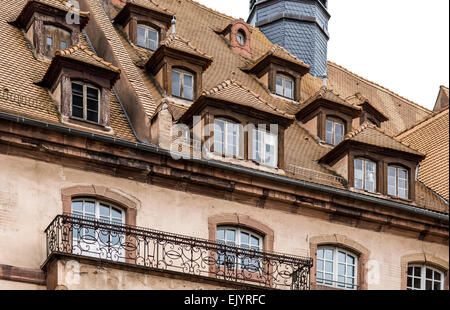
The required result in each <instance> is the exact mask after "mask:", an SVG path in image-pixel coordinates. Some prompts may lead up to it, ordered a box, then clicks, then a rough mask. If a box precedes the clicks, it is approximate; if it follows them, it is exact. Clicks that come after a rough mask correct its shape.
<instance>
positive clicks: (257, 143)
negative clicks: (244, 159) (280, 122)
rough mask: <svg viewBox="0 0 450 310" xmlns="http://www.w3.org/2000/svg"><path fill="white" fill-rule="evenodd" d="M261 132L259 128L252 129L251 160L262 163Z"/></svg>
mask: <svg viewBox="0 0 450 310" xmlns="http://www.w3.org/2000/svg"><path fill="white" fill-rule="evenodd" d="M261 140H262V133H261V132H260V131H259V130H254V131H253V160H254V161H256V162H258V163H262V141H261Z"/></svg>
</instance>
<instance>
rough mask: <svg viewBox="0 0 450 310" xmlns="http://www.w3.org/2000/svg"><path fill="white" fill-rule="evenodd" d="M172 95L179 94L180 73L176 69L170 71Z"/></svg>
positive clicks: (178, 95)
mask: <svg viewBox="0 0 450 310" xmlns="http://www.w3.org/2000/svg"><path fill="white" fill-rule="evenodd" d="M172 95H174V96H177V97H180V96H181V75H180V73H179V72H177V71H172Z"/></svg>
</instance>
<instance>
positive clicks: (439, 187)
mask: <svg viewBox="0 0 450 310" xmlns="http://www.w3.org/2000/svg"><path fill="white" fill-rule="evenodd" d="M449 127H450V124H449V108H448V107H447V108H445V109H444V110H443V111H441V112H439V113H435V114H434V115H433V116H432V117H430V118H428V119H427V120H425V121H424V122H422V123H420V124H418V125H417V126H415V127H413V128H411V129H410V130H408V131H406V132H404V133H402V134H401V135H399V136H398V139H400V140H401V141H403V142H405V143H409V144H410V145H411V146H413V147H414V148H417V149H418V150H420V151H421V152H423V153H426V154H427V156H426V157H425V159H424V160H423V161H422V163H421V164H420V168H419V180H420V181H422V182H423V183H424V184H425V185H426V186H428V187H429V188H431V189H432V190H434V191H435V192H437V193H438V194H439V195H441V196H442V197H444V198H445V199H447V200H449V168H450V167H449V155H450V154H449V138H450V137H449Z"/></svg>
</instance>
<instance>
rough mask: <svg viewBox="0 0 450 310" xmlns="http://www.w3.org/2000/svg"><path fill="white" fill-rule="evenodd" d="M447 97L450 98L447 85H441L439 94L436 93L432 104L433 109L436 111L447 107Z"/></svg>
mask: <svg viewBox="0 0 450 310" xmlns="http://www.w3.org/2000/svg"><path fill="white" fill-rule="evenodd" d="M449 99H450V98H449V90H448V87H445V86H441V87H440V89H439V95H438V98H437V100H436V104H435V106H434V111H435V112H438V111H440V110H442V109H445V108H446V107H448V104H449Z"/></svg>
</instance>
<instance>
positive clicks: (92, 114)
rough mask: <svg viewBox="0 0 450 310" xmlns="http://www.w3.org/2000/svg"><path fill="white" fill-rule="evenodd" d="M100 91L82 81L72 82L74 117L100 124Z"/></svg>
mask: <svg viewBox="0 0 450 310" xmlns="http://www.w3.org/2000/svg"><path fill="white" fill-rule="evenodd" d="M99 103H100V89H99V88H97V87H96V86H94V85H91V84H87V83H84V82H80V81H72V105H71V106H72V114H71V115H72V117H75V118H79V119H82V120H85V121H90V122H95V123H99V122H100V104H99Z"/></svg>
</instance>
